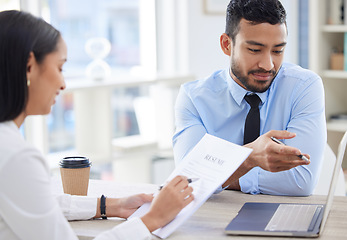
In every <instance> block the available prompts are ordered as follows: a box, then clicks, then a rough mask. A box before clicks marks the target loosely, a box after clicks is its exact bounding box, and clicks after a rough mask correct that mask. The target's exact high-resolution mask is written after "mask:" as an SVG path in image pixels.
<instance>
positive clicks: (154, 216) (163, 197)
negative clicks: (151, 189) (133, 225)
mask: <svg viewBox="0 0 347 240" xmlns="http://www.w3.org/2000/svg"><path fill="white" fill-rule="evenodd" d="M192 192H193V188H192V187H190V186H188V181H187V178H186V177H184V176H176V177H175V178H174V179H172V180H171V181H170V182H169V183H168V184H166V185H165V186H164V187H163V188H162V189H161V190H160V192H159V194H158V195H157V196H156V197H155V198H154V200H153V203H152V205H151V208H150V210H149V212H148V213H147V214H146V215H144V216H143V217H142V218H141V219H142V221H143V223H144V224H145V225H146V226H147V228H148V230H149V231H150V232H153V231H154V230H156V229H158V228H160V227H163V226H165V225H166V224H168V223H169V222H170V221H171V220H172V219H174V218H175V217H176V215H177V214H178V213H179V212H180V211H181V210H182V209H183V208H184V207H185V206H187V205H188V204H189V203H191V202H192V201H193V199H194V196H193V195H192Z"/></svg>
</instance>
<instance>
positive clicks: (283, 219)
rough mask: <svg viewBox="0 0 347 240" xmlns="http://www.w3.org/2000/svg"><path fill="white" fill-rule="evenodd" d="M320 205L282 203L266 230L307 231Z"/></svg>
mask: <svg viewBox="0 0 347 240" xmlns="http://www.w3.org/2000/svg"><path fill="white" fill-rule="evenodd" d="M317 207H318V205H301V204H280V205H279V207H278V208H277V210H276V212H275V214H274V215H273V216H272V218H271V220H270V222H269V223H268V224H267V225H266V227H265V231H307V230H308V229H309V227H310V223H311V221H312V218H313V216H314V215H315V212H316V210H317Z"/></svg>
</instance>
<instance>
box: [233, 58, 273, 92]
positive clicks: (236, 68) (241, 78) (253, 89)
mask: <svg viewBox="0 0 347 240" xmlns="http://www.w3.org/2000/svg"><path fill="white" fill-rule="evenodd" d="M230 70H231V72H232V74H234V76H235V77H236V78H237V79H238V80H239V81H240V82H241V83H242V85H243V86H244V87H246V89H247V90H248V91H251V92H259V93H262V92H265V91H266V90H268V89H269V87H270V86H271V84H272V82H273V80H274V79H275V77H276V72H275V71H274V70H270V71H265V70H264V69H257V70H251V71H249V72H248V73H247V76H245V75H242V73H241V71H240V68H239V65H238V64H237V63H235V61H232V63H231V66H230ZM252 73H270V74H272V76H273V77H272V79H271V81H270V84H268V85H267V82H266V83H264V84H263V85H264V86H254V85H251V84H250V81H251V80H250V79H249V77H248V76H249V75H250V74H252Z"/></svg>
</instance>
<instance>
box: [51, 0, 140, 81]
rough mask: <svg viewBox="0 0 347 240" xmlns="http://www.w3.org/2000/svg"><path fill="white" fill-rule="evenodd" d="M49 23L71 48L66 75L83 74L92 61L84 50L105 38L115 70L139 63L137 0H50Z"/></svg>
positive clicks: (107, 59)
mask: <svg viewBox="0 0 347 240" xmlns="http://www.w3.org/2000/svg"><path fill="white" fill-rule="evenodd" d="M49 9H50V22H51V24H52V25H53V26H55V27H56V28H57V29H59V30H60V31H61V32H62V35H63V37H64V39H65V41H66V43H67V46H68V60H69V61H68V62H67V64H66V68H65V71H66V75H67V76H76V75H77V76H81V75H84V73H85V69H86V67H87V65H88V64H89V63H90V62H91V61H92V60H93V59H92V58H91V57H90V56H88V54H87V53H86V51H85V44H86V42H87V41H88V40H89V39H92V38H106V39H108V40H109V41H110V43H111V52H110V54H109V55H108V56H107V57H106V58H105V59H104V60H105V61H106V62H107V63H108V64H109V65H110V67H111V68H112V69H114V70H115V69H117V70H120V71H124V70H125V71H126V70H129V69H130V68H131V67H133V66H134V65H138V64H139V10H138V0H127V1H123V0H72V1H71V0H70V1H68V0H50V1H49Z"/></svg>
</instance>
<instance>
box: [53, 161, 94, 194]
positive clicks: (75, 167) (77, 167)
mask: <svg viewBox="0 0 347 240" xmlns="http://www.w3.org/2000/svg"><path fill="white" fill-rule="evenodd" d="M59 165H60V175H61V180H62V184H63V190H64V193H66V194H71V195H81V196H87V193H88V185H89V173H90V166H91V162H90V161H89V159H88V158H86V157H80V156H77V157H65V158H63V159H62V160H61V161H60V162H59Z"/></svg>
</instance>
